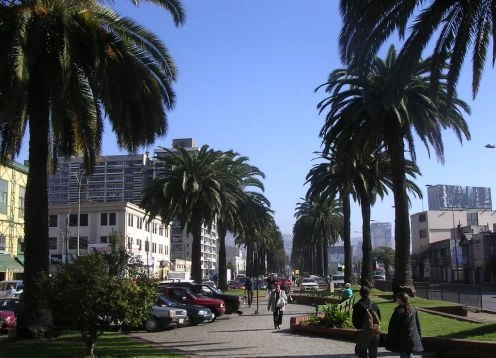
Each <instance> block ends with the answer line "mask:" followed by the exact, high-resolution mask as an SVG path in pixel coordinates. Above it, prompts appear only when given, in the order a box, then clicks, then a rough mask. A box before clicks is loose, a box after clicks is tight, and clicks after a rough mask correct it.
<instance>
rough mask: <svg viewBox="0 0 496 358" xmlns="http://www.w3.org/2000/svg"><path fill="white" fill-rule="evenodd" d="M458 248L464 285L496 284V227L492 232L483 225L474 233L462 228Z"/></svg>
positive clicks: (467, 228) (470, 229)
mask: <svg viewBox="0 0 496 358" xmlns="http://www.w3.org/2000/svg"><path fill="white" fill-rule="evenodd" d="M461 231H462V235H461V236H462V237H461V239H460V246H461V247H462V260H461V262H460V263H459V264H460V265H461V268H462V269H463V277H464V282H465V283H473V284H480V283H484V282H490V283H495V282H496V227H495V226H494V225H493V228H492V232H491V231H489V230H488V227H487V226H485V225H484V227H483V229H482V230H479V231H478V232H475V231H474V230H473V229H472V228H471V227H465V228H462V230H461Z"/></svg>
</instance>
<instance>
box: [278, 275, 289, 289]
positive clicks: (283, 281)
mask: <svg viewBox="0 0 496 358" xmlns="http://www.w3.org/2000/svg"><path fill="white" fill-rule="evenodd" d="M276 285H279V286H281V287H285V286H290V287H291V280H290V279H289V278H287V277H285V276H277V277H276Z"/></svg>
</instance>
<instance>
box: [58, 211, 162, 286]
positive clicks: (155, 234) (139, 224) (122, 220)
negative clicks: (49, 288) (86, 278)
mask: <svg viewBox="0 0 496 358" xmlns="http://www.w3.org/2000/svg"><path fill="white" fill-rule="evenodd" d="M78 212H79V214H80V215H79V222H78ZM113 231H116V232H117V233H118V234H120V235H121V236H122V237H123V240H124V242H123V243H122V244H123V245H124V246H125V247H126V249H127V251H128V253H129V254H131V255H133V256H134V257H137V258H140V259H141V261H142V262H143V264H144V265H146V266H147V267H148V270H149V273H150V276H154V277H157V278H160V279H164V278H165V277H166V276H167V272H168V270H169V269H170V262H171V257H170V245H171V243H170V225H164V224H162V222H161V220H160V218H158V217H156V218H154V219H153V220H152V221H151V222H150V223H148V218H145V212H144V210H143V209H141V208H139V207H138V206H137V205H134V204H131V203H126V202H117V203H88V202H85V203H81V205H80V206H78V205H77V204H63V205H50V208H49V252H50V270H51V271H53V270H57V266H58V265H61V264H64V263H68V262H71V261H72V260H73V258H74V257H76V256H77V254H78V249H79V254H80V255H84V254H86V253H88V252H91V251H92V250H96V251H107V250H108V249H109V244H110V243H109V239H108V238H109V235H110V234H111V233H112V232H113ZM78 238H79V240H78Z"/></svg>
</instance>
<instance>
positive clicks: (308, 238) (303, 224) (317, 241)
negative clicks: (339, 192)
mask: <svg viewBox="0 0 496 358" xmlns="http://www.w3.org/2000/svg"><path fill="white" fill-rule="evenodd" d="M295 218H296V222H295V225H294V226H293V234H294V235H293V236H294V238H295V240H296V241H298V240H302V241H304V242H305V244H306V246H307V248H308V249H309V250H310V252H311V253H312V256H313V257H311V263H313V265H311V273H321V274H322V275H324V276H325V275H326V274H328V267H329V262H328V255H327V249H328V247H329V246H331V245H334V244H335V243H336V242H337V241H338V239H339V236H340V235H341V233H342V232H343V213H342V211H341V206H340V205H339V201H338V200H335V199H334V198H329V197H326V196H320V197H314V198H313V199H312V200H309V199H306V200H304V201H302V202H300V203H298V204H297V205H296V211H295ZM315 264H316V265H315Z"/></svg>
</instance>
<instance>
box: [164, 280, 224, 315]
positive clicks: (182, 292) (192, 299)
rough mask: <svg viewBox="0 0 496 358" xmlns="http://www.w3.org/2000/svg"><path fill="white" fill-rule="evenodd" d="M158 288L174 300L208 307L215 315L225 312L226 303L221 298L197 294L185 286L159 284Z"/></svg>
mask: <svg viewBox="0 0 496 358" xmlns="http://www.w3.org/2000/svg"><path fill="white" fill-rule="evenodd" d="M159 290H160V293H162V294H164V295H165V296H169V297H172V298H173V299H175V300H176V301H179V302H182V303H188V304H195V305H200V306H205V307H208V308H210V309H211V310H212V311H213V312H214V314H215V316H216V317H219V316H222V315H223V314H224V313H226V305H225V303H224V301H223V300H219V299H217V298H210V297H205V296H202V297H200V296H197V295H195V294H194V293H193V292H191V290H189V289H188V288H186V287H171V286H161V287H160V288H159Z"/></svg>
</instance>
